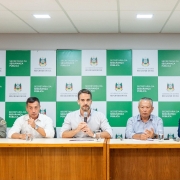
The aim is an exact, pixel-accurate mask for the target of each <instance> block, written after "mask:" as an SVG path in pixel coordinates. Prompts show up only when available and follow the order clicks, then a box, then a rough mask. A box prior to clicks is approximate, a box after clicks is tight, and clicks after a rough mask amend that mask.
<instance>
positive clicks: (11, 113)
mask: <svg viewBox="0 0 180 180" xmlns="http://www.w3.org/2000/svg"><path fill="white" fill-rule="evenodd" d="M5 104H6V105H5V109H6V113H5V117H6V118H5V119H6V121H7V127H12V125H13V124H14V121H15V120H16V119H17V118H18V117H20V116H22V115H24V114H27V112H26V103H25V102H6V103H5Z"/></svg>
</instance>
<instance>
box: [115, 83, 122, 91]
mask: <svg viewBox="0 0 180 180" xmlns="http://www.w3.org/2000/svg"><path fill="white" fill-rule="evenodd" d="M115 90H116V91H122V90H123V85H122V83H116V84H115Z"/></svg>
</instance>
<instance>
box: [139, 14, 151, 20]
mask: <svg viewBox="0 0 180 180" xmlns="http://www.w3.org/2000/svg"><path fill="white" fill-rule="evenodd" d="M136 17H137V18H138V19H142V18H144V19H150V18H152V17H153V14H137V16H136Z"/></svg>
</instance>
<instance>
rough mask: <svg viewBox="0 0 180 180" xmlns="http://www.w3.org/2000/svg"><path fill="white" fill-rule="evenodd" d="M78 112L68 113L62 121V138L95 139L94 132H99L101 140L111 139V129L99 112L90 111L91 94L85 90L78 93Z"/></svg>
mask: <svg viewBox="0 0 180 180" xmlns="http://www.w3.org/2000/svg"><path fill="white" fill-rule="evenodd" d="M78 104H79V106H80V109H79V110H76V111H73V112H70V113H68V114H67V116H66V117H65V119H64V123H63V125H62V128H61V131H60V137H62V138H72V137H76V138H84V137H92V138H95V137H96V135H95V133H94V132H95V131H96V130H101V131H102V132H101V138H111V137H112V129H111V127H110V125H109V123H108V121H107V119H106V117H105V115H104V114H103V113H101V112H97V111H94V110H92V109H91V104H92V94H91V92H90V91H89V90H87V89H82V90H80V91H79V92H78Z"/></svg>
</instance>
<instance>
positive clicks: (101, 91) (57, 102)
mask: <svg viewBox="0 0 180 180" xmlns="http://www.w3.org/2000/svg"><path fill="white" fill-rule="evenodd" d="M82 88H87V89H89V90H90V91H91V92H92V94H93V103H92V108H93V109H95V110H97V111H101V112H103V113H104V114H105V115H106V116H107V118H108V120H109V122H110V125H111V126H112V128H113V134H114V137H115V135H116V133H123V134H124V132H125V127H126V122H127V119H128V118H129V117H131V116H134V115H137V114H138V108H137V106H138V100H139V99H140V98H141V97H145V96H146V97H151V98H152V99H153V101H154V111H153V114H155V115H157V116H160V117H161V118H162V119H163V122H164V127H165V136H167V134H168V133H174V134H175V136H177V127H178V120H179V118H180V112H179V111H180V50H57V51H31V50H26V51H24V50H22V51H20V50H17V51H16V50H7V51H0V116H1V117H3V118H5V119H6V121H7V126H8V129H9V128H10V127H11V126H12V125H13V123H14V121H15V119H16V118H17V117H19V116H21V115H23V114H26V110H25V101H26V100H27V98H28V97H30V96H36V97H38V98H39V99H40V101H41V113H45V114H47V115H48V116H50V117H51V118H52V119H53V122H54V126H55V127H57V131H58V132H57V133H58V136H59V130H60V127H61V126H62V123H63V120H64V117H65V116H66V114H67V113H68V112H70V111H74V110H76V109H78V108H79V106H78V104H77V93H78V91H79V90H80V89H82Z"/></svg>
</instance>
